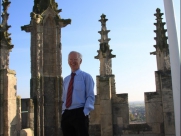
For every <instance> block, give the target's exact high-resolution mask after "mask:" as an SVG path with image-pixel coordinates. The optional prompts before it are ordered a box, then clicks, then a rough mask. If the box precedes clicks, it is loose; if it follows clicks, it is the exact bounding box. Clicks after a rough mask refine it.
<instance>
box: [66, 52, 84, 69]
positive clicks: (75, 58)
mask: <svg viewBox="0 0 181 136" xmlns="http://www.w3.org/2000/svg"><path fill="white" fill-rule="evenodd" d="M81 62H82V59H81V58H80V57H79V55H78V54H77V53H74V52H73V53H71V54H69V58H68V63H69V66H70V68H71V70H72V72H74V71H76V70H77V69H79V68H80V64H81Z"/></svg>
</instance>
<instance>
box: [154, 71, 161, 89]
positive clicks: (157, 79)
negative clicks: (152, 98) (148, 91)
mask: <svg viewBox="0 0 181 136" xmlns="http://www.w3.org/2000/svg"><path fill="white" fill-rule="evenodd" d="M155 84H156V92H158V91H161V85H160V74H159V72H158V71H155Z"/></svg>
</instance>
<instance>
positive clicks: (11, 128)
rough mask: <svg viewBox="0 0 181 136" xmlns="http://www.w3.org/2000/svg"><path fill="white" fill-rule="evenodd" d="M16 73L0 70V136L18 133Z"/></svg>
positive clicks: (18, 109) (18, 106) (18, 102)
mask: <svg viewBox="0 0 181 136" xmlns="http://www.w3.org/2000/svg"><path fill="white" fill-rule="evenodd" d="M15 75H16V73H15V71H13V70H9V69H1V70H0V123H1V125H0V136H9V135H11V136H16V135H18V134H19V133H20V129H21V126H20V121H21V116H20V111H21V106H20V103H21V102H20V98H19V97H18V98H17V94H16V93H17V91H16V77H15Z"/></svg>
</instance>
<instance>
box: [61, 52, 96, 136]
mask: <svg viewBox="0 0 181 136" xmlns="http://www.w3.org/2000/svg"><path fill="white" fill-rule="evenodd" d="M81 63H82V55H81V54H80V53H79V52H76V51H72V52H70V53H69V55H68V64H69V66H70V68H71V75H69V76H67V77H65V78H64V82H63V95H62V101H63V104H62V120H61V127H62V131H63V135H64V136H89V133H88V129H89V113H90V111H91V110H93V109H94V101H95V96H94V81H93V79H92V77H91V75H90V74H88V73H86V72H84V71H82V70H80V64H81Z"/></svg>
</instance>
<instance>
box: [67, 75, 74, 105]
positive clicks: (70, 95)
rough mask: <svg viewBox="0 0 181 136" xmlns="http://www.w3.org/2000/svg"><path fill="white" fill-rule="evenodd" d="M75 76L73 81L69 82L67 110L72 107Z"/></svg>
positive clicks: (72, 77) (72, 76)
mask: <svg viewBox="0 0 181 136" xmlns="http://www.w3.org/2000/svg"><path fill="white" fill-rule="evenodd" d="M74 76H75V73H72V74H71V79H70V82H69V87H68V92H67V100H66V108H68V107H70V105H71V104H72V92H73V83H74Z"/></svg>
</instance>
